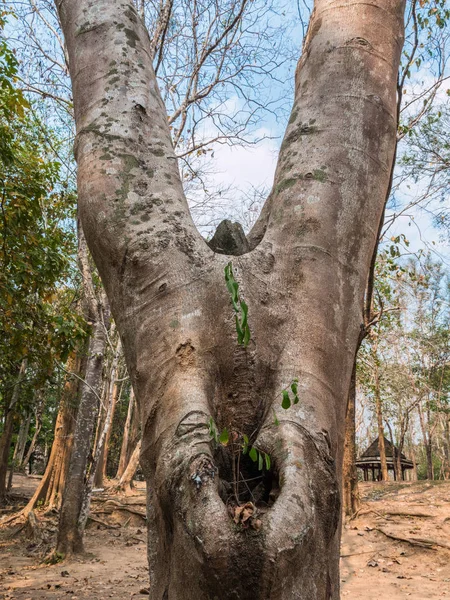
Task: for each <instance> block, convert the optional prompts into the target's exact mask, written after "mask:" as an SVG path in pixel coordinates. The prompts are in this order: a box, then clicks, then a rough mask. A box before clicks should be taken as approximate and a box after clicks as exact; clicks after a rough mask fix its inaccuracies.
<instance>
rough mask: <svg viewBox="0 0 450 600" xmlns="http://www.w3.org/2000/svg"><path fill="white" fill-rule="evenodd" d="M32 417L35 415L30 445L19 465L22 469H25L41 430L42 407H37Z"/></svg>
mask: <svg viewBox="0 0 450 600" xmlns="http://www.w3.org/2000/svg"><path fill="white" fill-rule="evenodd" d="M34 417H35V427H34V433H33V437H32V438H31V442H30V446H29V448H28V452H27V454H26V456H25V458H24V459H23V460H22V463H21V465H20V468H21V469H23V470H24V471H25V470H26V468H27V466H28V463H29V462H30V458H31V455H32V454H33V452H34V448H35V446H36V442H37V440H38V437H39V434H40V432H41V428H42V408H38V409H37V410H36V411H35V414H34Z"/></svg>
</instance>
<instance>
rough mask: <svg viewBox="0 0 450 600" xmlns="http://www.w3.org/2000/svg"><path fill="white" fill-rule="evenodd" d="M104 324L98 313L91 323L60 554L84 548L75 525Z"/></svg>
mask: <svg viewBox="0 0 450 600" xmlns="http://www.w3.org/2000/svg"><path fill="white" fill-rule="evenodd" d="M105 349H106V328H105V323H104V322H103V321H102V319H101V318H100V317H98V318H97V320H96V321H95V322H94V324H93V326H92V334H91V340H90V345H89V354H88V359H87V364H86V374H85V378H84V382H83V383H82V384H81V386H82V387H81V398H80V404H79V407H78V413H77V422H76V427H75V433H74V438H73V448H72V456H71V459H70V464H69V472H68V477H67V480H66V483H65V486H64V492H63V498H62V506H61V515H60V520H59V527H58V539H57V546H56V551H57V552H58V553H60V554H63V555H70V554H72V553H74V552H82V551H83V530H81V529H80V527H79V525H78V519H79V516H80V511H81V506H82V502H83V493H84V477H85V473H86V466H87V462H88V458H89V454H90V452H91V443H92V434H93V430H94V421H95V420H94V418H93V416H94V415H95V413H96V411H97V406H98V403H99V393H100V390H101V382H102V370H103V359H104V355H105Z"/></svg>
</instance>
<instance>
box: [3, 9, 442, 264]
mask: <svg viewBox="0 0 450 600" xmlns="http://www.w3.org/2000/svg"><path fill="white" fill-rule="evenodd" d="M273 2H274V5H273V8H274V12H272V13H269V14H268V16H267V15H266V17H265V18H266V20H265V21H264V23H265V25H264V27H266V30H265V31H261V33H262V34H264V33H267V31H268V29H269V28H270V27H271V28H273V29H274V30H275V31H277V27H279V26H282V27H285V31H284V36H285V40H284V41H283V48H288V51H287V54H289V55H292V59H291V60H286V61H285V62H283V63H282V64H281V66H280V67H279V68H278V69H277V70H276V72H275V77H271V78H267V81H268V83H267V85H266V86H265V87H264V89H263V92H264V102H266V103H267V105H268V107H270V109H269V110H262V111H260V112H259V113H258V120H257V122H256V124H255V125H254V127H253V130H252V132H251V134H250V135H249V137H250V139H254V140H255V139H261V141H260V142H259V143H257V144H255V145H251V146H248V147H244V146H239V145H233V146H230V145H226V144H215V145H214V146H213V148H212V149H213V153H212V154H211V153H209V154H208V158H207V159H205V161H204V162H203V166H204V167H205V168H206V171H208V174H207V176H206V181H207V187H208V188H211V189H212V190H213V191H214V190H221V191H220V192H219V193H217V194H215V204H214V207H210V208H209V209H207V210H206V211H205V209H204V207H203V206H202V207H201V210H197V209H196V208H195V205H198V204H199V203H200V205H202V204H203V197H204V196H203V194H202V191H201V190H199V189H198V188H196V187H195V186H194V187H193V188H192V189H191V190H190V191H188V196H190V197H191V199H192V201H193V202H192V204H193V212H194V216H195V219H196V222H197V224H198V225H199V229H200V230H201V231H202V233H203V234H204V235H207V236H208V235H211V234H212V233H213V231H214V229H215V227H216V226H217V224H218V223H219V222H220V220H222V219H223V218H226V217H231V218H236V219H239V220H240V221H241V222H242V221H243V225H244V227H245V228H246V229H248V228H249V226H250V225H251V222H252V221H254V220H255V218H256V216H257V210H256V209H257V208H260V207H261V205H262V201H263V197H264V196H265V195H267V193H268V192H269V191H270V188H271V186H272V182H273V176H274V172H275V167H276V161H277V155H278V150H279V146H280V143H281V140H282V137H283V134H284V130H285V127H286V123H287V120H288V116H289V109H290V106H291V103H292V98H293V74H294V69H295V62H296V59H294V55H295V56H297V55H299V53H300V49H301V43H302V36H303V31H304V24H303V25H302V22H301V20H300V18H299V15H300V14H302V15H303V21H304V22H306V21H307V17H308V10H309V8H308V5H309V4H310V2H309V0H299V2H298V3H297V2H293V1H292V0H273ZM38 4H39V1H38ZM266 4H268V3H266ZM12 5H13V7H17V11H19V9H20V7H23V6H27V3H26V2H23V1H22V0H21V1H19V0H16V1H15V2H13V3H12ZM256 5H257V2H255V3H253V5H252V6H253V7H254V6H256ZM262 5H264V2H263V3H262ZM299 6H300V10H299ZM275 13H277V14H275ZM27 18H28V21H29V22H31V21H33V22H36V16H35V15H34V14H33V13H32V12H30V13H29V16H28V17H27ZM18 25H20V22H19V21H17V22H15V23H13V22H11V24H10V26H9V29H7V32H6V33H7V35H8V36H10V37H11V38H12V39H13V40H17V39H19V38H20V37H22V40H25V42H23V41H22V43H26V36H25V35H24V34H23V32H22V34H21V33H20V31H19V30H18V29H17V26H18ZM255 25H258V26H261V27H263V25H260V23H259V22H256V23H255ZM256 33H257V34H259V32H258V31H256ZM438 34H439V32H438ZM435 37H438V36H435ZM50 38H51V36H48V33H47V37H46V36H45V35H40V37H39V41H40V42H41V43H42V44H43V45H47V48H48V51H49V53H51V52H53V51H58V44H56V45H55V43H54V41H53V40H52V39H50ZM279 41H280V40H278V39H277V40H276V41H275V40H274V43H275V42H276V43H278V42H279ZM423 41H424V42H425V49H424V50H422V51H421V55H420V56H421V63H420V65H418V66H414V67H413V68H412V69H411V77H410V78H409V79H407V81H406V94H405V100H406V101H408V99H409V98H411V97H412V96H413V95H418V94H420V91H421V90H422V89H425V88H426V87H427V86H429V85H430V83H432V82H433V80H434V77H435V75H436V69H437V68H438V65H437V62H439V61H438V59H437V58H436V57H435V58H434V59H433V57H428V58H427V55H426V52H425V51H426V49H427V44H429V41H428V40H426V39H424V40H423ZM44 42H45V44H44ZM432 42H433V43H435V42H436V40H434V38H433V39H432ZM55 47H56V50H55ZM405 48H406V49H408V43H407V45H406V46H405ZM447 50H449V48H447ZM436 54H437V53H436ZM444 55H445V52H444ZM258 58H259V59H260V57H258ZM441 62H442V60H441ZM439 68H441V69H442V70H443V71H445V74H446V75H450V70H449V69H448V66H447V65H445V64H443V65H442V64H441V65H439ZM448 87H450V81H449V82H447V85H443V86H442V88H441V90H440V91H439V92H438V94H437V96H436V99H435V101H436V102H448V101H449V96H448V95H447V94H446V90H447V88H448ZM271 102H274V105H273V107H272V106H271V105H270V103H271ZM243 107H244V106H243V99H242V97H239V96H238V95H237V93H236V90H233V88H232V87H230V88H226V89H225V101H224V103H223V105H222V107H221V109H222V110H224V112H227V111H228V112H229V114H230V115H231V114H233V112H234V111H235V110H236V109H240V108H243ZM272 108H273V110H272ZM412 110H416V106H414V107H412V108H411V109H410V111H412ZM208 128H212V124H211V123H210V122H208V119H206V120H205V121H204V124H203V134H204V135H205V137H208V136H211V135H213V132H212V131H208ZM422 185H423V184H422ZM419 192H420V187H418V186H416V185H415V184H412V185H411V187H410V188H408V187H407V186H406V185H403V186H402V187H401V188H400V190H398V192H397V194H396V196H397V200H398V201H399V202H400V204H402V203H406V202H408V201H409V200H410V199H411V197H414V195H417V193H419ZM255 198H256V201H254V199H255ZM252 201H254V202H253V204H252ZM249 207H251V208H252V210H249ZM387 214H388V215H389V214H391V211H390V210H388V211H387ZM399 233H404V234H405V235H406V236H407V238H408V239H409V241H410V242H411V244H410V247H409V250H412V251H414V252H417V251H418V250H419V249H420V248H424V247H425V248H430V249H431V250H433V251H437V252H438V254H437V256H441V257H442V259H443V260H445V261H448V262H449V265H450V251H449V244H448V240H444V239H442V235H440V232H439V231H437V230H436V229H435V228H434V226H433V222H432V216H431V215H430V214H427V213H425V212H424V211H421V210H420V209H418V208H415V209H412V210H410V211H408V213H407V214H406V215H404V216H403V217H401V218H400V219H398V221H397V222H396V223H395V224H394V225H393V227H392V228H391V229H390V231H389V235H391V234H392V236H396V235H398V234H399Z"/></svg>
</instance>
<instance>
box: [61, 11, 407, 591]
mask: <svg viewBox="0 0 450 600" xmlns="http://www.w3.org/2000/svg"><path fill="white" fill-rule="evenodd" d="M56 6H57V8H58V10H59V14H60V18H61V23H62V27H63V30H64V34H65V39H66V43H67V47H68V52H69V61H70V72H71V78H72V83H73V97H74V108H75V119H76V125H77V139H76V147H75V154H76V158H77V163H78V197H79V207H80V215H81V220H82V222H83V229H84V231H85V234H86V238H87V240H88V243H89V247H90V249H91V252H92V255H93V258H94V260H95V262H96V264H97V267H98V269H99V272H100V275H101V277H102V280H103V283H104V285H105V288H106V291H107V294H108V297H109V300H110V302H111V308H112V311H113V315H114V319H115V322H116V323H117V327H118V330H119V333H120V336H121V339H122V343H123V346H124V352H125V358H126V361H127V366H128V371H129V373H130V376H131V379H132V383H133V387H134V390H135V393H136V399H137V402H138V405H139V411H140V415H141V421H142V447H141V460H140V464H141V466H142V469H143V471H144V473H145V476H146V479H147V485H148V490H149V495H148V527H149V565H150V596H151V597H152V599H154V600H162V599H163V598H165V599H168V600H175V599H179V598H183V599H185V600H190V599H195V600H209V599H210V598H214V597H217V598H218V599H220V600H225V599H231V598H240V600H262V599H264V600H288V599H289V600H291V599H292V598H294V597H298V598H303V599H305V600H323V599H329V598H331V599H333V600H337V599H338V597H339V574H338V563H339V519H340V499H339V496H340V489H339V487H340V481H341V470H342V469H341V464H342V454H343V440H344V426H345V410H346V404H347V398H348V390H349V385H350V379H351V374H352V368H353V363H354V357H355V351H356V346H357V342H358V337H359V332H360V320H361V319H360V314H361V306H362V302H363V296H364V289H365V286H366V282H367V277H368V270H369V265H370V262H371V257H372V254H373V250H374V246H375V242H376V237H377V232H378V227H379V222H380V219H381V216H382V211H383V206H384V200H385V196H386V191H387V188H388V185H389V178H390V169H391V163H392V158H393V153H394V148H395V136H396V79H397V70H398V65H399V57H400V52H401V47H402V41H403V8H404V6H403V2H398V1H395V2H394V1H393V0H374V2H372V3H367V2H359V1H356V2H353V1H352V2H350V1H348V0H344V1H343V2H341V3H339V4H336V3H335V2H334V1H331V0H317V1H316V3H315V8H314V11H313V15H312V18H311V22H310V25H309V29H308V34H307V36H306V40H305V45H304V49H303V55H302V58H301V60H300V61H299V64H298V68H297V73H296V85H295V100H294V107H293V111H292V115H291V118H290V122H289V125H288V128H287V131H286V135H285V138H284V141H283V144H282V147H281V151H280V157H279V161H278V166H277V171H276V174H275V183H274V188H273V190H272V193H271V195H270V197H269V199H268V201H267V202H266V204H265V207H264V209H263V211H262V215H261V217H260V219H259V221H258V223H257V225H256V226H255V228H254V230H253V232H252V233H251V235H250V236H249V240H248V250H249V251H248V252H247V253H246V254H244V255H243V256H238V257H237V256H231V257H230V256H223V255H221V254H220V253H217V252H214V251H213V250H212V249H211V248H210V247H209V246H208V245H207V244H206V243H205V242H204V240H203V239H202V237H201V236H200V234H199V233H198V231H197V230H196V228H195V226H194V224H193V222H192V219H191V217H190V214H189V210H188V206H187V202H186V198H185V195H184V193H183V188H182V183H181V181H180V176H179V171H178V166H177V162H176V160H175V156H174V152H173V148H172V144H171V138H170V130H169V127H168V123H167V116H166V113H165V109H164V105H163V102H162V100H161V96H160V94H159V91H158V89H157V85H156V81H155V77H154V73H153V68H152V62H151V51H150V40H149V37H148V33H147V31H146V29H145V27H144V25H143V23H142V21H141V19H140V17H139V15H138V13H137V11H136V10H135V8H134V6H133V4H132V3H131V2H129V1H128V0H120V1H119V0H97V1H96V2H92V1H90V0H79V1H78V2H71V1H69V0H56ZM222 252H223V251H222ZM230 260H232V261H233V265H234V269H235V274H236V277H237V279H238V281H239V294H240V295H241V299H245V302H246V304H247V305H248V307H249V322H250V328H251V341H250V343H249V344H248V346H247V347H243V346H240V345H238V343H237V340H236V326H235V315H234V312H233V309H232V306H231V303H230V295H229V293H228V290H227V288H226V285H225V281H224V268H225V266H226V265H227V263H228V262H229V261H230ZM239 307H240V305H238V310H242V307H241V308H239ZM295 378H298V379H299V390H298V391H299V398H300V402H299V403H298V404H296V405H293V406H292V407H291V408H290V409H288V410H284V409H283V408H282V407H281V400H282V394H281V392H282V390H283V389H286V388H287V387H289V386H290V384H291V382H292V381H293V379H295ZM274 413H275V415H276V417H277V419H276V421H275V420H274ZM211 417H212V418H213V420H214V422H215V423H216V424H217V427H218V429H219V430H221V431H222V430H223V429H224V428H225V427H226V428H227V429H228V430H229V431H231V432H235V433H236V432H239V434H240V435H243V434H245V435H247V436H249V438H250V440H251V444H252V445H253V446H255V447H256V448H258V449H259V450H260V451H263V452H266V453H267V454H268V455H270V457H271V466H270V468H269V473H268V474H267V477H266V488H265V492H266V494H267V496H268V497H271V498H272V499H273V500H274V503H273V505H272V506H270V507H267V505H266V506H265V510H262V507H261V506H260V507H259V510H260V514H259V517H260V518H259V519H257V522H256V521H255V523H254V525H255V529H254V531H253V532H249V531H247V530H245V528H244V529H243V528H242V527H241V526H240V525H236V524H235V522H234V521H233V520H232V519H231V517H230V512H229V508H230V507H229V506H227V498H226V490H227V489H228V487H229V485H230V481H231V478H232V469H231V464H233V459H232V456H231V454H230V452H229V451H228V450H227V449H226V448H225V449H223V450H217V449H216V448H215V445H214V443H213V442H212V439H211V437H210V435H209V428H208V423H209V420H210V418H211ZM277 423H278V424H277ZM232 439H234V438H232ZM227 452H228V454H227ZM247 460H248V459H247ZM244 462H245V460H244V459H243V460H242V463H244ZM244 466H245V465H244ZM244 466H243V467H242V468H244ZM250 467H251V465H248V468H249V469H250ZM257 510H258V507H257ZM249 533H250V535H249ZM293 565H295V567H294V566H293Z"/></svg>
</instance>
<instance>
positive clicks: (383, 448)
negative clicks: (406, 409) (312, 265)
mask: <svg viewBox="0 0 450 600" xmlns="http://www.w3.org/2000/svg"><path fill="white" fill-rule="evenodd" d="M374 391H375V394H374V396H375V411H376V415H377V426H378V449H379V451H380V463H381V479H382V481H388V480H389V474H388V467H387V460H386V445H385V443H384V427H383V408H382V405H381V396H380V378H379V373H378V364H377V363H376V361H375V390H374Z"/></svg>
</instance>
